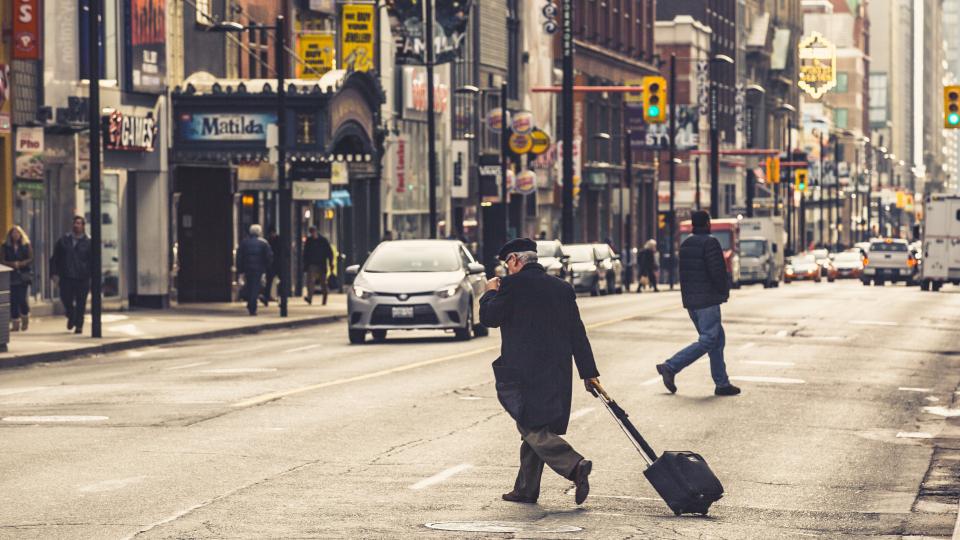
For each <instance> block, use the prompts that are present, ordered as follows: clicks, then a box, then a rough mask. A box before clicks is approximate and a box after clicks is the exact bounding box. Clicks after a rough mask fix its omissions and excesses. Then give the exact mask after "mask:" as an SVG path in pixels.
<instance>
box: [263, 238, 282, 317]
mask: <svg viewBox="0 0 960 540" xmlns="http://www.w3.org/2000/svg"><path fill="white" fill-rule="evenodd" d="M267 243H268V244H270V251H271V252H272V253H273V262H272V263H270V267H269V268H267V279H265V280H264V284H263V293H262V294H261V295H260V301H261V302H263V305H264V306H269V305H270V302H271V301H272V300H273V282H274V280H276V279H277V276H279V275H280V236H279V235H278V234H277V231H270V234H269V235H267Z"/></svg>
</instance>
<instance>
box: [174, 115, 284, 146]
mask: <svg viewBox="0 0 960 540" xmlns="http://www.w3.org/2000/svg"><path fill="white" fill-rule="evenodd" d="M276 122H277V115H276V113H182V114H180V116H179V117H178V118H177V133H178V134H179V137H180V140H182V141H189V142H264V143H266V140H267V126H268V125H270V124H274V123H276Z"/></svg>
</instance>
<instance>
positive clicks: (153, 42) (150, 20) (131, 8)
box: [126, 0, 167, 93]
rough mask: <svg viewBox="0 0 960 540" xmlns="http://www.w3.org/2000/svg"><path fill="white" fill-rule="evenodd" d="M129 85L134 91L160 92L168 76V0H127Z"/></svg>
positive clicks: (164, 86)
mask: <svg viewBox="0 0 960 540" xmlns="http://www.w3.org/2000/svg"><path fill="white" fill-rule="evenodd" d="M126 6H127V24H128V27H129V31H128V32H126V34H127V51H128V63H129V66H130V67H129V72H128V74H127V76H128V82H129V83H130V84H131V85H132V87H133V89H134V91H137V92H151V93H157V92H163V91H164V90H165V89H166V75H167V45H166V38H167V30H166V20H167V0H127V2H126Z"/></svg>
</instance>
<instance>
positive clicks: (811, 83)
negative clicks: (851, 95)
mask: <svg viewBox="0 0 960 540" xmlns="http://www.w3.org/2000/svg"><path fill="white" fill-rule="evenodd" d="M799 58H800V80H799V81H797V85H798V86H799V87H800V89H801V90H803V91H804V92H806V93H807V94H809V95H810V97H812V98H813V99H820V98H821V97H823V95H824V94H826V93H827V91H829V90H830V89H831V88H834V87H835V86H837V47H836V45H834V44H833V43H831V42H830V41H828V40H827V38H825V37H823V36H822V35H820V33H819V32H813V33H811V34H810V35H809V36H807V37H805V38H803V39H801V40H800V45H799Z"/></svg>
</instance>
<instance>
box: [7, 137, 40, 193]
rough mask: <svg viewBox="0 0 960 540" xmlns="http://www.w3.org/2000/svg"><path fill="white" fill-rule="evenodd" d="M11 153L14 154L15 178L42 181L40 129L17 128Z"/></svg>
mask: <svg viewBox="0 0 960 540" xmlns="http://www.w3.org/2000/svg"><path fill="white" fill-rule="evenodd" d="M13 151H14V152H16V158H15V159H16V169H15V176H16V177H17V178H23V179H26V180H43V128H42V127H18V128H17V136H16V139H15V141H14V147H13Z"/></svg>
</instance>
